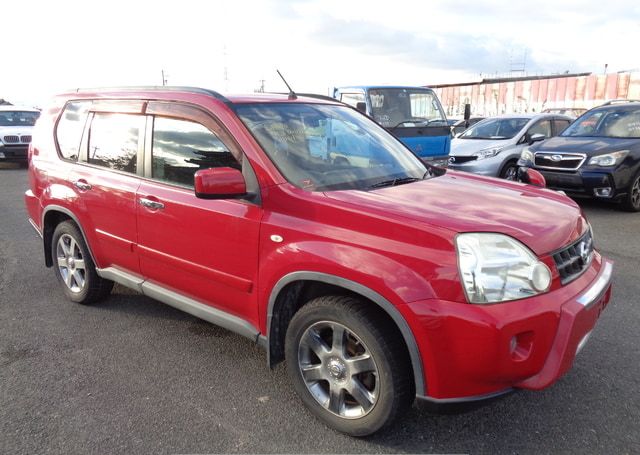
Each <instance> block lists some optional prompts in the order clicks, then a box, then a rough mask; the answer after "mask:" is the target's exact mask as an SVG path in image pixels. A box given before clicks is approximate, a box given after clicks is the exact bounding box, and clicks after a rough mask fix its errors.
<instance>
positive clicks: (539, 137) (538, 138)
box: [529, 133, 546, 144]
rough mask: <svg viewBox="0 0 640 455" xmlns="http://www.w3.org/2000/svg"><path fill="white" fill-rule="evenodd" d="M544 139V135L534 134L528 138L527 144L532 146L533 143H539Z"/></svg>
mask: <svg viewBox="0 0 640 455" xmlns="http://www.w3.org/2000/svg"><path fill="white" fill-rule="evenodd" d="M545 139H546V137H545V135H544V134H540V133H536V134H534V135H531V136H529V144H533V143H535V142H541V141H544V140H545Z"/></svg>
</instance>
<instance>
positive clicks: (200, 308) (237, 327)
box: [96, 267, 264, 346]
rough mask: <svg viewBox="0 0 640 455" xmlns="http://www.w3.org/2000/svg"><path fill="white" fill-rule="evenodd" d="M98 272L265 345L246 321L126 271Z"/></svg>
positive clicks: (109, 270)
mask: <svg viewBox="0 0 640 455" xmlns="http://www.w3.org/2000/svg"><path fill="white" fill-rule="evenodd" d="M96 271H97V273H98V275H99V276H101V277H102V278H106V279H109V280H113V281H115V282H116V283H120V284H122V285H123V286H126V287H128V288H131V289H135V290H137V291H139V292H142V293H143V294H144V295H146V296H149V297H151V298H152V299H155V300H158V301H160V302H162V303H165V304H167V305H169V306H172V307H174V308H177V309H178V310H180V311H184V312H185V313H189V314H191V315H193V316H195V317H197V318H200V319H204V320H205V321H208V322H211V323H213V324H215V325H218V326H220V327H222V328H225V329H227V330H230V331H232V332H235V333H237V334H238V335H242V336H245V337H247V338H249V339H251V340H252V341H254V342H256V343H258V344H260V345H261V346H262V345H264V343H260V342H259V340H258V336H259V335H260V332H259V331H258V329H256V328H255V327H254V326H253V325H251V324H250V323H249V322H247V321H245V320H244V319H241V318H239V317H237V316H234V315H232V314H229V313H227V312H225V311H222V310H219V309H217V308H214V307H212V306H209V305H206V304H204V303H201V302H199V301H197V300H194V299H191V298H189V297H186V296H184V295H182V294H179V293H177V292H175V291H172V290H169V289H167V288H165V287H163V286H160V285H158V284H155V283H151V282H149V281H145V280H144V278H141V277H139V276H136V275H133V274H131V273H129V272H126V271H124V270H120V269H116V268H114V267H106V268H104V269H97V270H96Z"/></svg>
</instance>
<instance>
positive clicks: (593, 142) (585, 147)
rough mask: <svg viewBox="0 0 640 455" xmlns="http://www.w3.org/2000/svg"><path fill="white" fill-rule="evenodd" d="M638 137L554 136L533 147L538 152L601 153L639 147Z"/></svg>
mask: <svg viewBox="0 0 640 455" xmlns="http://www.w3.org/2000/svg"><path fill="white" fill-rule="evenodd" d="M638 142H639V141H638V139H623V138H615V137H560V136H558V137H552V138H551V139H547V140H546V141H544V142H543V143H541V144H540V145H537V146H536V147H534V148H533V150H534V151H536V152H571V153H586V154H587V155H599V154H601V153H606V152H615V151H617V150H624V149H627V148H631V147H637V145H638Z"/></svg>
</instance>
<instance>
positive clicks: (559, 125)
mask: <svg viewBox="0 0 640 455" xmlns="http://www.w3.org/2000/svg"><path fill="white" fill-rule="evenodd" d="M570 123H571V122H570V121H569V120H564V119H555V120H554V121H553V124H554V125H555V128H556V133H555V135H556V136H557V135H558V134H560V133H562V132H563V131H564V129H565V128H566V127H568V126H569V124H570Z"/></svg>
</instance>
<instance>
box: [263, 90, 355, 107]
mask: <svg viewBox="0 0 640 455" xmlns="http://www.w3.org/2000/svg"><path fill="white" fill-rule="evenodd" d="M269 93H272V94H274V95H288V93H284V92H269ZM296 95H298V96H304V97H306V98H315V99H318V100H324V101H332V102H334V103H337V104H345V103H344V102H342V101H340V100H337V99H335V98H332V97H330V96H327V95H318V94H317V93H298V92H296ZM347 106H348V104H347Z"/></svg>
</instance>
